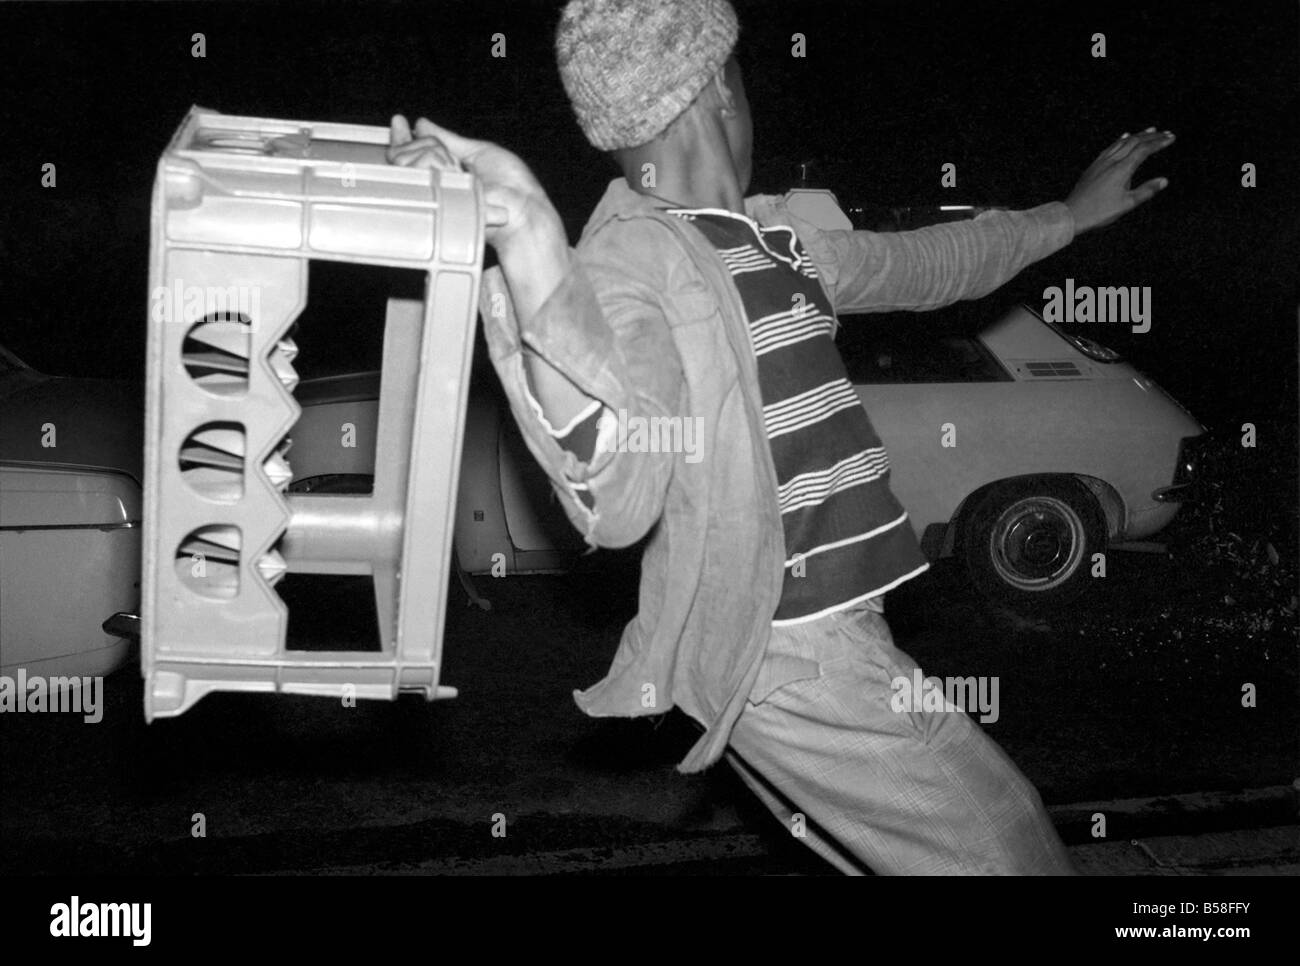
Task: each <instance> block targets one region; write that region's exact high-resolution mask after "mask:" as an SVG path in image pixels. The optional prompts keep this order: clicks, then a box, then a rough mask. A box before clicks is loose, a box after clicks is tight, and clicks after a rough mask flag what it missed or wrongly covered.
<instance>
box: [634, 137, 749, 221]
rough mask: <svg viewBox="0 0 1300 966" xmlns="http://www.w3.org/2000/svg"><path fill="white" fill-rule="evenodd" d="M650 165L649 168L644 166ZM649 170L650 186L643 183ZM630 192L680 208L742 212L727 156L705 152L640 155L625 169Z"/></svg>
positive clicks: (741, 198) (741, 200) (741, 199)
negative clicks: (652, 173)
mask: <svg viewBox="0 0 1300 966" xmlns="http://www.w3.org/2000/svg"><path fill="white" fill-rule="evenodd" d="M646 164H652V165H653V166H654V167H653V169H648V168H646V167H645V165H646ZM650 170H653V172H654V178H653V182H654V183H653V184H652V185H645V184H643V180H645V179H644V175H645V174H646V173H647V172H648V171H650ZM625 177H626V178H627V183H628V185H629V187H631V188H632V190H633V191H636V192H638V193H640V194H643V195H646V196H648V197H651V198H655V199H658V200H660V201H666V202H668V203H669V204H673V205H680V206H681V207H683V208H723V209H725V210H727V211H734V212H737V213H738V214H744V212H745V196H744V193H743V192H742V191H741V188H740V180H739V178H738V177H737V176H736V169H735V165H734V164H733V163H732V161H731V158H730V156H728V157H726V158H717V157H715V156H710V155H707V154H705V153H700V154H699V155H697V156H691V154H689V153H681V152H679V153H673V154H668V153H666V152H665V153H661V154H658V155H656V156H651V157H643V158H640V159H638V160H637V162H636V164H635V165H634V166H631V167H630V168H629V169H628V170H626V171H625Z"/></svg>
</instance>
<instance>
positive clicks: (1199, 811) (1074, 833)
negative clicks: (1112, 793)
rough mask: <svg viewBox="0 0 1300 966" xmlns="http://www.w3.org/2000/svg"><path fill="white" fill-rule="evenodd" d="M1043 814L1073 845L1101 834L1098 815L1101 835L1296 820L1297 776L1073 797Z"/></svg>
mask: <svg viewBox="0 0 1300 966" xmlns="http://www.w3.org/2000/svg"><path fill="white" fill-rule="evenodd" d="M1047 813H1048V815H1050V816H1051V819H1052V824H1053V825H1055V826H1056V828H1057V831H1059V832H1060V834H1061V837H1062V838H1063V839H1065V840H1066V842H1069V843H1078V844H1084V843H1090V842H1096V841H1097V840H1098V839H1099V838H1100V837H1101V836H1097V835H1095V834H1094V829H1096V828H1097V827H1098V820H1097V817H1098V816H1103V817H1104V818H1105V823H1106V828H1105V832H1106V835H1105V837H1106V838H1111V839H1116V838H1125V839H1130V838H1137V837H1144V836H1148V835H1153V834H1160V835H1173V834H1184V835H1186V834H1203V833H1208V832H1217V831H1223V830H1226V829H1233V828H1260V827H1266V826H1275V825H1287V824H1292V823H1295V822H1296V821H1298V820H1300V779H1296V781H1295V782H1294V783H1292V784H1291V785H1270V786H1266V787H1264V788H1247V789H1241V790H1236V791H1215V792H1184V793H1181V794H1177V795H1154V796H1149V797H1143V798H1117V799H1108V800H1099V801H1091V802H1073V803H1071V804H1068V805H1053V806H1049V807H1048V809H1047Z"/></svg>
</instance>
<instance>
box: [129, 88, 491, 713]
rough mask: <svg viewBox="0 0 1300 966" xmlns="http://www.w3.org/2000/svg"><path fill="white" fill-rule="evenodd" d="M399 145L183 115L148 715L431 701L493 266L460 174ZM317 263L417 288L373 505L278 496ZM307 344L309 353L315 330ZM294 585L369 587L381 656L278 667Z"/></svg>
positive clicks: (474, 189)
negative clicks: (241, 694)
mask: <svg viewBox="0 0 1300 966" xmlns="http://www.w3.org/2000/svg"><path fill="white" fill-rule="evenodd" d="M387 143H388V131H387V129H385V128H380V127H362V126H358V125H348V124H321V123H313V122H297V121H279V120H269V119H265V118H251V117H228V116H223V115H221V114H217V113H215V112H212V111H206V110H203V109H200V108H193V109H192V110H191V111H190V113H189V115H188V117H186V119H185V121H184V123H183V124H182V125H181V127H180V129H179V130H178V131H177V132H176V135H175V136H174V137H173V138H172V141H171V143H170V144H169V145H168V147H167V150H166V151H165V152H164V153H163V155H162V158H161V159H160V160H159V162H158V172H157V179H156V181H155V184H154V191H153V212H152V227H151V246H150V248H151V250H150V262H149V284H150V296H151V305H150V319H149V337H148V362H147V389H146V437H145V439H146V443H145V461H146V462H145V466H146V469H145V524H144V525H145V530H144V536H145V547H144V568H143V586H142V595H141V596H142V614H141V663H142V671H143V674H144V677H145V718H146V719H147V720H150V721H152V720H153V719H154V718H155V717H160V716H161V717H166V716H174V715H179V714H181V713H182V712H184V711H185V710H187V709H188V708H189V707H190V706H192V705H193V704H194V702H195V701H197V700H198V699H199V698H201V697H202V696H203V695H205V694H207V693H208V692H210V691H266V692H284V693H296V694H316V695H336V696H346V695H355V696H356V697H370V698H389V699H393V698H395V697H396V696H397V694H398V693H399V692H401V691H419V692H422V693H423V694H424V695H425V697H426V698H428V699H429V700H433V699H434V698H443V697H454V696H455V690H454V689H452V688H448V687H445V686H442V685H440V684H439V680H438V678H439V668H440V661H441V655H442V630H443V618H444V613H445V608H446V599H447V583H448V575H449V567H450V565H451V541H452V532H453V521H454V514H455V496H456V491H457V478H458V475H459V471H460V454H461V443H462V437H463V433H464V423H465V419H464V415H465V408H466V400H467V391H468V383H469V371H470V361H471V355H472V352H473V334H474V326H475V323H476V320H477V314H476V312H477V299H478V286H479V276H480V271H481V266H482V255H483V225H484V219H483V212H484V204H483V199H482V192H481V187H480V185H479V183H478V182H477V180H476V179H475V178H473V177H472V176H471V175H469V174H465V173H461V172H450V173H442V172H436V171H430V170H427V169H412V168H403V167H397V166H392V165H389V164H387V163H386V162H385V160H384V151H385V148H386V146H387ZM310 259H330V260H337V261H346V262H359V263H366V264H372V265H392V266H400V267H406V268H417V269H420V270H423V271H424V272H426V273H427V274H426V279H427V284H426V287H425V297H424V300H423V302H422V303H420V302H412V301H396V300H393V301H390V302H389V304H388V315H387V322H386V328H385V335H384V348H383V372H382V377H381V393H380V400H379V429H378V437H377V440H376V452H375V466H376V474H375V485H374V492H373V494H372V495H370V496H353V495H337V496H330V497H323V496H318V495H311V496H306V495H301V496H300V495H296V494H289V493H286V487H287V486H288V483H289V480H290V478H291V475H292V474H291V472H290V469H289V464H288V460H291V459H292V455H291V454H290V453H289V452H288V450H289V442H290V440H289V434H290V433H291V431H292V428H293V424H294V422H295V420H296V419H297V417H298V414H299V412H300V410H299V408H298V406H297V404H296V403H295V402H294V399H293V396H292V390H293V387H294V385H295V383H296V381H297V377H296V375H295V373H294V369H293V359H294V355H295V353H296V351H297V350H296V347H295V345H294V343H293V341H292V340H290V339H289V338H288V337H287V335H286V333H287V332H288V330H289V328H290V326H291V325H292V323H293V322H294V320H295V318H296V317H297V316H298V314H299V313H300V312H301V311H302V309H303V306H304V305H305V303H306V297H307V271H308V262H309V260H310ZM305 337H306V338H308V339H309V338H310V333H309V332H308V333H305ZM286 571H296V572H303V573H326V574H370V575H372V576H373V578H374V586H375V595H376V604H377V607H376V611H377V614H378V618H379V624H380V628H379V629H380V640H381V645H382V648H381V650H380V651H369V652H365V651H358V652H350V651H338V652H320V651H311V652H306V651H288V650H286V648H285V630H286V625H287V619H288V610H287V608H286V606H285V604H284V602H283V601H282V600H281V599H280V597H279V595H278V594H277V593H276V592H275V589H274V587H275V584H276V582H277V581H278V580H279V579H280V578H281V577H282V576H283V575H284V574H285V572H286Z"/></svg>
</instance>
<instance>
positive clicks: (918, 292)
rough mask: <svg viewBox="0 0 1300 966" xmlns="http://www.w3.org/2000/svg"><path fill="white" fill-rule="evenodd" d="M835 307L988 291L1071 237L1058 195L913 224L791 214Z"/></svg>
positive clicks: (919, 301) (913, 306) (932, 304)
mask: <svg viewBox="0 0 1300 966" xmlns="http://www.w3.org/2000/svg"><path fill="white" fill-rule="evenodd" d="M789 217H790V219H791V222H792V223H793V224H794V225H795V227H796V229H797V230H798V231H799V234H800V236H801V237H802V238H804V239H806V240H805V245H806V246H807V247H808V251H809V254H811V255H812V256H813V258H814V259H815V260H816V261H817V262H818V263H819V264H818V267H819V268H820V269H822V274H823V277H824V280H825V281H826V282H827V284H828V287H829V288H830V289H831V293H832V298H833V299H834V304H835V310H836V311H837V312H889V311H894V310H899V309H904V310H918V309H937V308H941V307H943V306H945V305H950V304H952V303H953V302H957V301H960V300H962V299H975V298H980V297H981V296H984V295H987V294H988V293H989V292H992V291H993V290H994V289H996V288H997V287H998V286H1000V285H1002V284H1003V283H1005V282H1007V281H1008V280H1010V279H1011V278H1014V277H1015V276H1016V275H1017V274H1018V273H1019V272H1020V271H1021V270H1022V269H1024V268H1025V267H1026V266H1027V265H1031V264H1033V263H1034V262H1036V261H1038V260H1039V259H1042V258H1046V257H1047V256H1048V255H1051V254H1052V253H1053V252H1055V251H1057V250H1059V249H1061V248H1064V247H1065V246H1066V245H1068V244H1069V243H1070V241H1071V240H1073V238H1074V216H1073V215H1071V214H1070V209H1069V208H1068V207H1066V205H1065V204H1064V203H1063V202H1059V201H1058V202H1053V203H1051V204H1046V205H1039V206H1038V207H1037V208H1030V209H1028V210H1026V211H988V212H984V213H983V214H981V215H979V216H978V217H976V218H974V219H971V220H969V221H961V222H952V223H949V224H943V225H931V226H930V227H928V228H919V229H916V230H914V231H901V232H871V231H850V230H821V229H818V228H816V227H815V226H813V225H811V224H809V223H808V222H806V221H803V220H802V219H799V218H798V217H797V216H795V215H793V214H791V215H790V216H789Z"/></svg>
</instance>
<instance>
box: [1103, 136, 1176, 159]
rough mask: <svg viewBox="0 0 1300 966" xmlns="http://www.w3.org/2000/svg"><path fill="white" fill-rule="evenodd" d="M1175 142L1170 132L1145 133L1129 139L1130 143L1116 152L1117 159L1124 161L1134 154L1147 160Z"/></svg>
mask: <svg viewBox="0 0 1300 966" xmlns="http://www.w3.org/2000/svg"><path fill="white" fill-rule="evenodd" d="M1173 140H1174V136H1173V135H1172V134H1171V133H1170V132H1168V131H1154V130H1147V131H1143V132H1142V133H1141V134H1137V135H1134V136H1133V137H1131V138H1129V139H1128V143H1127V144H1125V145H1124V146H1123V147H1122V148H1121V149H1120V150H1119V151H1117V152H1116V154H1115V159H1116V160H1117V161H1123V160H1124V159H1126V158H1128V157H1129V156H1130V155H1134V154H1136V155H1137V156H1138V157H1139V158H1145V157H1148V156H1150V155H1151V154H1154V153H1155V152H1156V151H1159V150H1160V149H1161V148H1166V147H1168V146H1169V145H1170V144H1172V143H1173Z"/></svg>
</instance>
